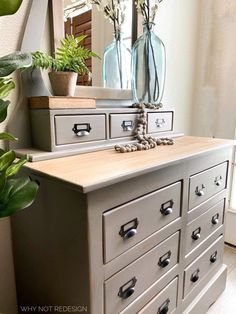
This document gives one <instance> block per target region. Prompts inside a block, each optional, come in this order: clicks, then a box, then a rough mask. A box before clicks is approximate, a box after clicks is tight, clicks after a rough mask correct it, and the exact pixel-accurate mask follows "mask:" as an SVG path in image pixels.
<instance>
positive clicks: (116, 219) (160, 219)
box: [103, 182, 181, 263]
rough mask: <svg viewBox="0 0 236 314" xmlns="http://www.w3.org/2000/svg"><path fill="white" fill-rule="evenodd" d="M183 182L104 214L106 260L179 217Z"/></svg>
mask: <svg viewBox="0 0 236 314" xmlns="http://www.w3.org/2000/svg"><path fill="white" fill-rule="evenodd" d="M180 195H181V182H177V183H175V184H172V185H170V186H167V187H165V188H163V189H160V190H158V191H156V192H153V193H151V194H148V195H146V196H144V197H142V198H139V199H137V200H135V201H132V202H130V203H128V204H125V205H123V206H120V207H118V208H116V209H114V210H111V211H109V212H106V213H104V214H103V227H104V262H105V263H107V262H109V261H110V260H112V259H114V258H115V257H117V256H119V255H120V254H122V253H124V252H125V251H127V250H128V249H130V248H131V247H132V246H134V245H135V244H137V243H138V242H140V241H142V240H143V239H145V238H146V237H148V236H149V235H151V234H152V233H154V232H155V231H157V230H159V229H161V228H162V227H164V226H165V225H167V224H168V223H170V222H171V221H173V220H174V219H176V218H177V217H179V216H180Z"/></svg>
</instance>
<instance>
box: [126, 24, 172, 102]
mask: <svg viewBox="0 0 236 314" xmlns="http://www.w3.org/2000/svg"><path fill="white" fill-rule="evenodd" d="M154 25H155V24H154V23H145V24H144V29H143V35H142V36H141V37H139V38H138V39H137V40H136V42H135V43H134V46H133V49H132V90H133V97H134V100H135V102H137V103H152V104H159V103H160V102H161V99H162V96H163V91H164V85H165V74H166V53H165V46H164V44H163V42H162V41H161V40H160V38H158V37H157V36H156V35H155V34H154V32H153V27H154Z"/></svg>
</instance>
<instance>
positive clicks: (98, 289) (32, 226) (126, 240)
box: [12, 115, 233, 314]
mask: <svg viewBox="0 0 236 314" xmlns="http://www.w3.org/2000/svg"><path fill="white" fill-rule="evenodd" d="M111 118H112V119H116V118H117V117H116V116H115V115H114V117H113V116H112V117H111ZM62 119H63V117H62ZM58 121H59V120H58ZM58 123H59V124H58V125H60V123H63V121H60V122H58ZM114 132H116V131H114ZM114 136H115V135H114ZM232 146H233V142H232V141H226V140H219V139H208V138H194V137H179V138H177V139H176V143H175V145H174V146H168V147H167V146H161V147H158V148H156V149H153V150H150V151H142V152H134V153H131V154H119V153H116V152H115V151H114V150H105V151H99V152H93V153H88V154H82V155H77V156H71V157H66V158H59V159H54V160H48V161H41V162H35V163H29V164H28V165H26V167H25V172H26V173H29V174H30V176H31V177H32V179H35V180H37V181H38V182H39V184H40V189H39V195H38V197H37V200H36V202H35V203H34V204H33V205H32V206H31V207H30V208H29V209H27V210H25V211H23V212H21V213H19V214H17V215H15V216H14V217H13V221H12V230H13V245H14V258H15V266H16V279H17V291H18V303H19V311H20V309H21V306H23V305H34V306H38V307H39V306H45V305H47V306H54V312H55V313H56V309H55V306H59V305H60V306H73V307H77V308H75V309H77V313H83V312H84V313H90V314H118V313H122V314H135V313H142V314H149V313H150V314H156V313H159V314H165V313H176V314H177V313H179V314H180V313H186V314H187V313H191V314H195V313H196V314H204V313H206V312H207V310H208V308H209V306H210V305H211V304H212V303H213V302H214V301H215V300H216V299H217V297H218V296H219V295H220V293H221V292H222V291H223V290H224V287H225V281H226V266H225V265H223V262H222V261H223V249H224V247H223V245H224V216H225V210H226V207H227V186H228V182H229V180H228V175H229V169H230V160H231V155H232Z"/></svg>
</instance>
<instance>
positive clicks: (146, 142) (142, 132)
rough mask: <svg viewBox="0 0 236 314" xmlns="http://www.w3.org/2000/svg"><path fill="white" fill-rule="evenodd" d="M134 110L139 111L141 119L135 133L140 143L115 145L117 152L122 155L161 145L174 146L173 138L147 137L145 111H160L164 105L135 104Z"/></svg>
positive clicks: (135, 137)
mask: <svg viewBox="0 0 236 314" xmlns="http://www.w3.org/2000/svg"><path fill="white" fill-rule="evenodd" d="M132 107H133V108H137V109H139V114H140V115H139V118H138V121H137V127H136V130H135V132H134V139H136V140H137V141H138V142H137V143H133V144H122V145H115V150H116V151H117V152H120V153H130V152H135V151H141V150H149V149H152V148H155V147H156V146H160V145H173V144H174V140H173V139H172V138H168V137H165V138H154V137H152V136H147V135H146V134H147V118H146V114H145V109H146V108H148V109H160V108H162V104H158V105H156V104H144V103H142V104H133V105H132Z"/></svg>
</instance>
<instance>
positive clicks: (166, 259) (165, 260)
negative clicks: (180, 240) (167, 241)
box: [158, 251, 171, 268]
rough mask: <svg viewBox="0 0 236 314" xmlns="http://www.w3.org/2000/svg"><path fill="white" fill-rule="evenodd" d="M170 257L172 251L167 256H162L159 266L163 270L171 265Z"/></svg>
mask: <svg viewBox="0 0 236 314" xmlns="http://www.w3.org/2000/svg"><path fill="white" fill-rule="evenodd" d="M170 256H171V251H168V252H167V253H166V254H164V255H162V256H161V257H160V258H159V261H158V265H159V266H160V267H161V268H165V267H166V266H168V265H169V264H170Z"/></svg>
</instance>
